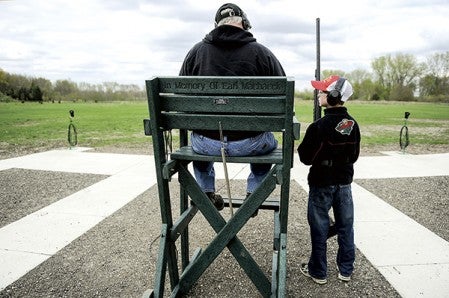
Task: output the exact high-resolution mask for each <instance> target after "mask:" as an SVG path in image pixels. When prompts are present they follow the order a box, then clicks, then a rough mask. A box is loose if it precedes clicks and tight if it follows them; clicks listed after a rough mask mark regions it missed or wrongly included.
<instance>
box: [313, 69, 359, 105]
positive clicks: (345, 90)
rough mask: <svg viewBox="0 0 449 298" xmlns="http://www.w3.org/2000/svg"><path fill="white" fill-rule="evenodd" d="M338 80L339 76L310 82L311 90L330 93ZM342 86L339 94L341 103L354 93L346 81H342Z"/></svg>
mask: <svg viewBox="0 0 449 298" xmlns="http://www.w3.org/2000/svg"><path fill="white" fill-rule="evenodd" d="M338 79H340V76H337V75H332V76H330V77H328V78H327V79H324V80H322V81H310V82H311V83H312V86H313V88H315V89H317V90H321V91H328V92H329V91H332V90H335V86H336V85H337V81H338ZM344 80H345V81H344V83H343V86H342V87H341V89H340V93H341V101H347V100H348V99H349V97H351V95H352V94H353V93H354V92H353V90H352V85H351V83H349V81H348V80H346V79H344Z"/></svg>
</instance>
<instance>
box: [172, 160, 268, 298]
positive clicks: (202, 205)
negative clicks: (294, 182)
mask: <svg viewBox="0 0 449 298" xmlns="http://www.w3.org/2000/svg"><path fill="white" fill-rule="evenodd" d="M269 176H270V175H267V177H266V178H265V179H264V180H263V181H262V184H263V185H264V187H259V188H258V189H257V190H256V191H255V192H254V193H253V196H254V197H255V198H257V199H256V200H257V201H252V203H251V204H246V205H247V207H246V208H243V206H242V208H240V209H239V211H237V212H236V213H235V214H234V217H233V218H232V219H231V220H230V221H229V222H228V223H226V221H225V220H224V218H223V217H222V216H221V214H220V213H219V212H218V211H217V209H215V208H214V207H213V205H212V203H211V202H210V201H209V199H207V197H206V195H205V194H204V193H203V192H202V191H201V189H200V187H199V186H198V184H197V183H196V182H195V179H194V178H193V176H192V175H191V174H190V172H189V171H188V170H187V169H185V168H184V167H181V168H180V169H179V183H181V185H183V186H184V187H185V189H186V191H187V192H188V193H189V196H190V197H191V198H192V200H193V201H194V203H195V205H197V207H198V209H200V210H201V212H202V214H203V215H204V217H205V218H206V220H207V221H208V222H209V224H210V225H211V227H212V228H213V229H214V230H215V231H216V232H217V233H218V234H217V236H216V237H215V238H214V240H212V242H211V243H210V244H209V245H208V247H207V248H206V249H205V250H204V252H203V253H202V254H201V255H200V256H199V258H198V259H197V260H196V261H195V263H193V264H191V265H189V268H188V269H186V270H185V271H184V272H183V273H182V275H181V278H180V281H179V283H180V288H181V290H180V292H181V293H186V292H187V291H188V290H189V289H190V287H191V286H192V285H193V284H194V283H195V282H196V281H197V280H198V278H199V277H200V276H201V275H202V273H204V270H206V268H207V267H208V266H209V265H210V264H211V263H212V262H213V260H214V259H215V258H216V257H217V256H218V254H219V253H220V252H221V251H222V250H223V248H224V247H226V246H227V247H228V249H229V251H230V252H231V253H232V255H233V256H234V258H235V259H236V260H237V262H238V263H239V265H240V266H241V267H242V269H243V270H244V271H245V273H246V274H247V275H248V277H249V278H250V279H251V281H252V282H253V283H254V285H255V286H256V287H257V288H258V290H259V291H260V292H261V293H262V294H263V295H264V296H266V295H267V293H270V282H269V280H268V279H267V277H266V276H265V274H264V273H263V272H262V271H261V269H260V268H259V266H258V265H257V263H256V262H255V261H254V259H253V258H252V256H251V254H250V253H249V252H248V251H247V250H246V248H245V247H244V246H243V244H242V243H241V242H240V240H239V239H238V237H237V236H235V234H234V235H232V237H230V234H229V232H227V230H228V229H233V228H235V227H234V226H233V225H236V224H241V221H242V220H243V221H244V222H246V221H248V219H249V218H250V216H251V215H252V214H253V212H254V211H255V210H256V208H257V206H258V205H257V204H259V205H260V204H261V201H262V200H263V199H264V198H263V196H264V195H265V194H266V192H268V194H269V193H271V191H272V190H273V189H274V187H275V181H274V178H273V177H269ZM268 194H266V196H268ZM266 196H265V198H266ZM253 204H256V205H255V206H254V205H253ZM244 209H246V211H243V212H242V211H241V210H244ZM239 214H240V215H239ZM232 222H236V223H234V224H232ZM226 226H228V228H226ZM220 235H221V236H220ZM229 239H232V241H230V240H229Z"/></svg>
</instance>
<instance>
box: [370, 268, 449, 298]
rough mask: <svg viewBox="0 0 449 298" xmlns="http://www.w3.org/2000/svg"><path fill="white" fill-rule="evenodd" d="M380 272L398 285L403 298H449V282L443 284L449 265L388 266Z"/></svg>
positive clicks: (380, 269) (397, 288)
mask: <svg viewBox="0 0 449 298" xmlns="http://www.w3.org/2000/svg"><path fill="white" fill-rule="evenodd" d="M378 270H379V271H380V273H382V274H383V275H384V276H388V280H389V281H390V282H391V283H392V284H393V285H397V286H396V290H397V291H398V293H399V294H400V295H401V296H402V297H432V298H433V297H440V298H444V297H449V282H446V283H444V282H442V279H443V278H444V276H446V277H447V274H448V272H449V264H422V265H409V266H400V265H399V266H392V267H390V266H387V267H379V268H378ZM443 281H444V279H443ZM446 281H447V279H446ZM414 285H416V286H414ZM417 288H418V289H419V291H418V292H416V290H417Z"/></svg>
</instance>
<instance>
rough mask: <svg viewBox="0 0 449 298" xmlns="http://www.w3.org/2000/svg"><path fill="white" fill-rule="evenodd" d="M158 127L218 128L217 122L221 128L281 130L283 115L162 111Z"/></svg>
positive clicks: (166, 128)
mask: <svg viewBox="0 0 449 298" xmlns="http://www.w3.org/2000/svg"><path fill="white" fill-rule="evenodd" d="M160 118H161V123H160V125H161V126H160V127H162V128H163V129H164V130H169V129H179V128H184V129H188V130H196V129H204V128H206V127H207V128H208V129H210V130H218V127H219V123H220V122H221V126H222V128H223V130H241V131H260V132H263V131H283V130H284V127H285V126H284V125H285V118H284V116H280V115H273V116H268V115H262V116H250V115H238V114H232V115H223V114H193V113H191V114H188V113H163V114H161V115H160Z"/></svg>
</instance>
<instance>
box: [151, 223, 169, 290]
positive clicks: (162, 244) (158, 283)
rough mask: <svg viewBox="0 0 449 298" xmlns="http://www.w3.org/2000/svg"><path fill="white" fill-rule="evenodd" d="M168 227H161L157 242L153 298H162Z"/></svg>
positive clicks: (164, 225)
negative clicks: (157, 250) (157, 251)
mask: <svg viewBox="0 0 449 298" xmlns="http://www.w3.org/2000/svg"><path fill="white" fill-rule="evenodd" d="M167 236H168V226H167V225H166V224H163V225H162V230H161V236H160V240H159V254H158V257H157V263H156V274H155V280H154V290H153V295H154V297H162V296H163V293H164V287H165V273H166V269H167V252H168V241H167V239H168V238H167Z"/></svg>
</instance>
